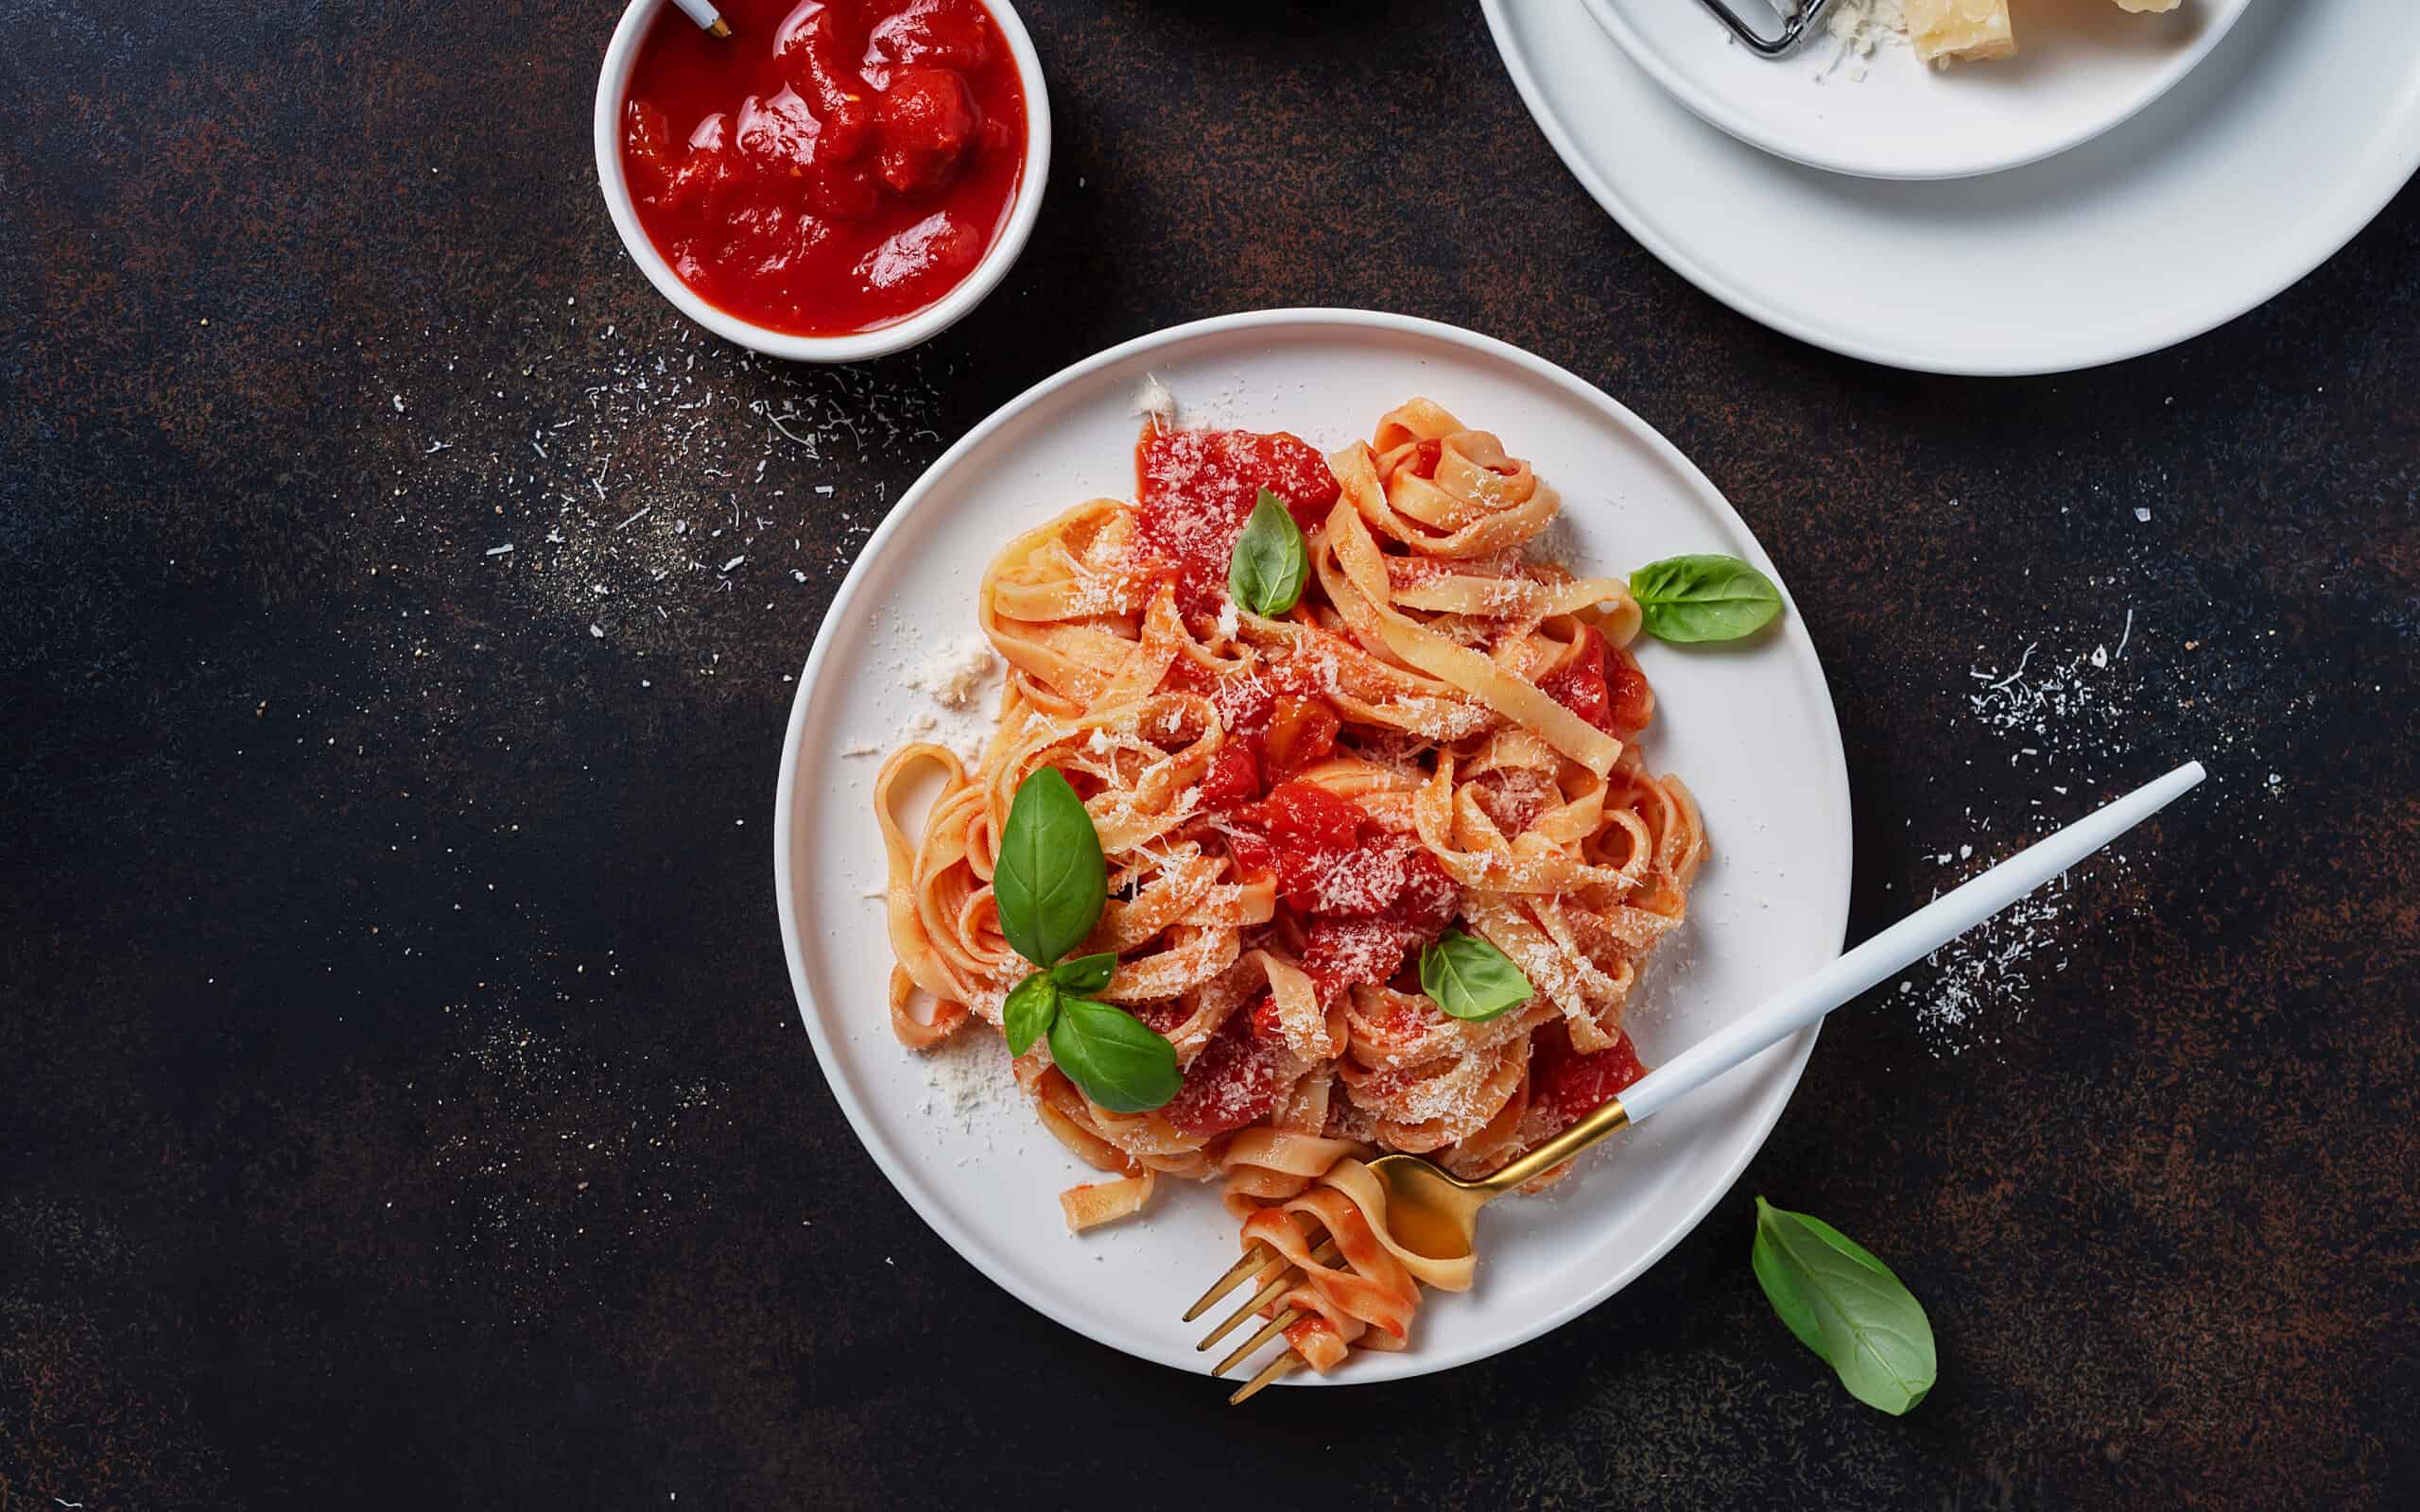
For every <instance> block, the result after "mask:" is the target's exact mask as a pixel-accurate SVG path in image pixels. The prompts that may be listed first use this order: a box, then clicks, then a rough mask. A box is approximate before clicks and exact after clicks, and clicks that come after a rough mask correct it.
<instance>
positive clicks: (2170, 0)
mask: <svg viewBox="0 0 2420 1512" xmlns="http://www.w3.org/2000/svg"><path fill="white" fill-rule="evenodd" d="M2118 9H2120V10H2132V11H2134V12H2135V14H2137V15H2140V14H2141V13H2142V12H2144V11H2146V10H2173V9H2176V0H2118Z"/></svg>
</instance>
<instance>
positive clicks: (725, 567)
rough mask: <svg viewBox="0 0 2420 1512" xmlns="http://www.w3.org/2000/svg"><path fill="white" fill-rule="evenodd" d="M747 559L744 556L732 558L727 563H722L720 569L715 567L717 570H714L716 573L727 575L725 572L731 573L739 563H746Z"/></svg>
mask: <svg viewBox="0 0 2420 1512" xmlns="http://www.w3.org/2000/svg"><path fill="white" fill-rule="evenodd" d="M747 559H748V558H746V557H745V556H739V557H734V558H731V560H729V561H727V562H724V563H723V564H722V565H721V566H720V567H717V568H716V569H715V570H716V571H717V572H724V573H727V572H729V571H731V570H732V569H733V568H734V567H736V566H738V565H739V564H740V563H741V562H743V561H746V560H747Z"/></svg>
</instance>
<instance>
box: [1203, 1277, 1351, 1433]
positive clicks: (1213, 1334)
mask: <svg viewBox="0 0 2420 1512" xmlns="http://www.w3.org/2000/svg"><path fill="white" fill-rule="evenodd" d="M1337 1256H1338V1250H1337V1247H1336V1242H1335V1241H1334V1240H1332V1239H1326V1240H1323V1241H1322V1244H1321V1245H1320V1246H1319V1247H1318V1248H1316V1249H1314V1250H1312V1251H1311V1259H1312V1260H1313V1261H1314V1262H1316V1263H1320V1264H1322V1265H1324V1264H1326V1263H1329V1262H1331V1261H1333V1260H1335V1259H1336V1258H1337ZM1264 1277H1266V1278H1268V1280H1266V1281H1265V1283H1264V1284H1262V1285H1261V1286H1260V1288H1259V1289H1258V1290H1257V1291H1255V1292H1253V1295H1252V1296H1251V1297H1249V1298H1247V1299H1246V1300H1245V1301H1244V1303H1243V1305H1242V1306H1240V1307H1238V1308H1236V1310H1235V1311H1234V1312H1233V1313H1231V1314H1228V1315H1227V1318H1226V1321H1224V1322H1222V1323H1220V1324H1219V1326H1218V1327H1217V1328H1214V1329H1212V1330H1211V1331H1210V1332H1209V1333H1208V1334H1206V1335H1205V1336H1204V1337H1203V1338H1202V1340H1201V1343H1200V1344H1197V1345H1195V1346H1194V1348H1195V1349H1209V1348H1210V1347H1211V1346H1212V1345H1215V1344H1217V1343H1218V1342H1219V1340H1220V1339H1223V1338H1225V1337H1226V1336H1227V1335H1228V1334H1230V1333H1232V1332H1235V1331H1236V1328H1237V1327H1238V1326H1239V1325H1240V1324H1242V1323H1243V1321H1244V1320H1245V1319H1247V1318H1249V1317H1251V1316H1252V1315H1253V1314H1255V1313H1257V1312H1259V1311H1260V1310H1261V1309H1262V1308H1264V1307H1266V1306H1268V1305H1269V1304H1270V1303H1271V1302H1273V1301H1275V1300H1276V1299H1277V1298H1278V1297H1280V1296H1282V1295H1284V1294H1285V1292H1286V1291H1287V1290H1288V1288H1290V1287H1291V1286H1293V1284H1294V1283H1295V1282H1296V1281H1298V1280H1302V1277H1303V1272H1302V1270H1301V1269H1300V1268H1299V1267H1297V1266H1295V1265H1294V1264H1292V1263H1289V1262H1288V1260H1287V1259H1286V1257H1285V1256H1283V1255H1281V1254H1279V1253H1278V1252H1277V1251H1276V1250H1274V1249H1272V1248H1271V1247H1270V1246H1267V1245H1254V1246H1253V1247H1252V1248H1251V1249H1250V1250H1248V1251H1246V1252H1245V1254H1244V1257H1243V1258H1242V1259H1241V1260H1238V1261H1237V1262H1236V1263H1235V1264H1234V1265H1232V1266H1230V1267H1229V1268H1228V1270H1227V1273H1226V1274H1225V1275H1223V1276H1221V1277H1219V1279H1218V1280H1217V1281H1215V1282H1213V1283H1212V1284H1211V1287H1210V1289H1209V1290H1208V1291H1207V1292H1204V1293H1202V1294H1201V1300H1200V1301H1198V1302H1195V1303H1194V1304H1193V1306H1192V1307H1191V1308H1189V1309H1187V1310H1186V1312H1185V1314H1184V1320H1185V1321H1186V1322H1188V1323H1190V1322H1192V1321H1193V1320H1194V1319H1195V1318H1198V1317H1200V1316H1201V1314H1203V1313H1205V1312H1207V1311H1208V1310H1209V1308H1210V1304H1211V1303H1213V1302H1216V1301H1217V1300H1219V1298H1220V1297H1224V1296H1226V1295H1227V1294H1228V1293H1230V1292H1232V1291H1234V1290H1235V1289H1236V1288H1237V1287H1238V1286H1241V1285H1243V1284H1244V1283H1245V1282H1246V1281H1260V1280H1262V1278H1264ZM1302 1316H1303V1310H1302V1309H1301V1308H1297V1307H1289V1308H1287V1309H1286V1310H1285V1311H1284V1312H1282V1313H1280V1314H1277V1316H1275V1317H1273V1318H1271V1319H1270V1320H1269V1322H1268V1323H1267V1324H1266V1325H1264V1326H1263V1327H1262V1328H1261V1330H1260V1332H1257V1333H1254V1334H1253V1336H1252V1337H1251V1338H1249V1339H1247V1340H1245V1341H1244V1342H1243V1343H1242V1344H1241V1345H1239V1346H1237V1347H1236V1349H1234V1350H1232V1351H1230V1352H1229V1354H1228V1355H1227V1357H1226V1358H1225V1359H1223V1360H1221V1361H1219V1364H1218V1366H1217V1368H1215V1369H1213V1370H1212V1371H1211V1372H1210V1373H1211V1374H1212V1375H1214V1376H1222V1375H1225V1374H1226V1373H1227V1372H1228V1371H1230V1370H1232V1369H1234V1368H1235V1367H1236V1365H1237V1364H1239V1363H1240V1362H1242V1361H1243V1360H1244V1359H1246V1358H1248V1357H1249V1356H1250V1355H1251V1354H1252V1353H1253V1351H1254V1350H1256V1349H1259V1348H1260V1347H1261V1346H1262V1345H1264V1344H1267V1343H1268V1342H1269V1341H1270V1340H1271V1339H1273V1338H1275V1337H1277V1336H1278V1335H1279V1334H1280V1333H1283V1332H1285V1331H1286V1330H1287V1329H1288V1328H1291V1327H1292V1326H1293V1325H1294V1324H1295V1323H1296V1322H1298V1321H1300V1320H1301V1318H1302ZM1303 1363H1304V1362H1303V1357H1302V1356H1301V1355H1299V1354H1297V1353H1295V1352H1294V1351H1293V1350H1292V1349H1288V1350H1287V1351H1286V1352H1285V1353H1283V1354H1281V1355H1279V1356H1278V1357H1277V1358H1276V1359H1274V1360H1272V1361H1271V1362H1270V1363H1269V1364H1268V1366H1265V1367H1264V1368H1263V1369H1262V1370H1261V1372H1260V1374H1258V1375H1256V1376H1254V1377H1253V1379H1252V1380H1250V1381H1249V1382H1246V1383H1244V1385H1243V1386H1242V1387H1241V1388H1239V1389H1238V1390H1237V1391H1236V1394H1235V1395H1234V1396H1232V1397H1230V1398H1228V1399H1227V1400H1228V1401H1229V1403H1231V1404H1233V1403H1236V1402H1241V1401H1243V1400H1246V1399H1248V1398H1250V1397H1251V1396H1253V1394H1254V1393H1256V1392H1258V1391H1259V1390H1260V1389H1261V1388H1262V1387H1264V1386H1266V1385H1268V1384H1269V1383H1271V1382H1272V1381H1275V1380H1277V1379H1278V1378H1279V1377H1281V1376H1285V1375H1288V1374H1290V1373H1292V1372H1293V1371H1295V1370H1297V1369H1300V1368H1301V1367H1302V1365H1303Z"/></svg>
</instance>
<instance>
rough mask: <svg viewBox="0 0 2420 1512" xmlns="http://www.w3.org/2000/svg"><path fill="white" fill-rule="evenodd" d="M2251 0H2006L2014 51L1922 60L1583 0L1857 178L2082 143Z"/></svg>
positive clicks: (1951, 168)
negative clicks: (1777, 54) (1767, 43)
mask: <svg viewBox="0 0 2420 1512" xmlns="http://www.w3.org/2000/svg"><path fill="white" fill-rule="evenodd" d="M1731 3H1732V7H1733V9H1735V10H1736V11H1737V13H1738V15H1739V16H1740V18H1741V19H1742V20H1744V21H1747V22H1748V23H1749V24H1750V25H1752V26H1763V28H1764V30H1765V32H1766V33H1767V35H1774V34H1777V33H1778V32H1779V31H1780V29H1781V28H1780V26H1779V24H1778V23H1777V22H1775V21H1774V20H1772V15H1771V9H1770V7H1769V6H1768V4H1767V0H1731ZM1845 4H1846V0H1834V7H1835V9H1841V7H1843V6H1844V5H1845ZM2250 4H2251V0H2185V4H2183V5H2182V6H2180V7H2179V8H2178V9H2175V10H2172V11H2169V12H2168V13H2166V14H2164V15H2129V14H2128V13H2126V12H2125V11H2123V10H2120V9H2118V8H2117V7H2116V6H2114V5H2112V4H2111V3H2110V0H2015V3H2014V5H2013V6H2012V7H2011V8H2010V9H2011V15H2012V20H2013V22H2014V26H2015V29H2016V38H2017V56H2015V57H2014V58H2006V59H1999V60H1993V61H1990V62H1982V63H1970V64H1959V65H1952V66H1950V67H1946V68H1933V67H1928V66H1927V65H1925V64H1923V63H1920V62H1918V61H1916V55H1915V53H1914V52H1913V51H1912V50H1910V48H1909V47H1908V46H1907V44H1906V43H1904V42H1896V43H1886V44H1885V45H1883V46H1881V47H1879V48H1877V49H1876V51H1875V53H1874V55H1873V56H1872V57H1871V58H1864V59H1860V58H1858V57H1857V56H1854V55H1852V54H1850V53H1849V52H1848V51H1847V50H1846V48H1844V47H1843V45H1842V44H1841V43H1840V42H1839V41H1838V40H1836V39H1835V38H1833V37H1832V36H1831V35H1830V34H1829V33H1828V32H1826V31H1824V29H1823V27H1822V26H1821V25H1820V24H1819V26H1818V28H1817V31H1816V33H1815V35H1814V36H1813V37H1812V38H1811V39H1810V40H1809V41H1807V42H1806V43H1801V44H1800V47H1799V49H1798V51H1797V52H1796V53H1794V54H1792V55H1791V56H1789V57H1788V58H1784V59H1779V60H1768V59H1765V58H1761V57H1759V56H1757V54H1756V53H1755V51H1754V50H1752V49H1750V48H1747V47H1743V46H1740V45H1739V44H1738V43H1735V42H1733V41H1732V40H1731V33H1730V32H1729V31H1728V30H1727V29H1725V28H1724V27H1723V26H1722V24H1721V23H1720V22H1719V21H1717V20H1716V19H1715V18H1714V17H1713V16H1712V15H1711V14H1710V13H1708V12H1707V11H1706V9H1704V8H1703V6H1701V5H1699V4H1697V3H1696V0H1686V3H1675V0H1587V6H1588V9H1589V11H1590V13H1591V14H1593V15H1594V16H1595V17H1596V18H1597V21H1598V24H1599V25H1600V26H1603V27H1604V28H1605V31H1606V32H1607V34H1608V35H1610V36H1611V37H1612V38H1613V39H1614V41H1615V42H1616V43H1619V44H1620V45H1621V47H1622V49H1623V51H1625V52H1627V53H1628V54H1629V55H1630V58H1631V60H1632V61H1633V62H1635V63H1636V64H1637V65H1638V66H1639V67H1640V68H1642V69H1644V70H1646V71H1647V73H1648V74H1650V75H1651V76H1652V77H1653V78H1654V79H1655V81H1656V82H1657V83H1658V84H1660V85H1662V86H1663V87H1664V88H1665V89H1666V90H1667V91H1668V92H1670V94H1671V95H1672V97H1673V98H1675V99H1677V100H1679V101H1680V102H1681V103H1682V104H1684V105H1686V106H1687V107H1688V108H1689V109H1690V110H1692V111H1695V112H1697V113H1698V114H1699V115H1701V116H1703V117H1704V118H1705V119H1706V120H1707V121H1710V122H1712V123H1713V124H1714V125H1716V126H1718V127H1720V128H1721V129H1723V130H1725V131H1728V132H1730V133H1731V134H1732V135H1733V136H1736V137H1737V138H1739V140H1741V141H1742V142H1748V143H1752V144H1754V145H1755V146H1760V147H1762V148H1764V149H1765V150H1766V151H1768V152H1775V153H1779V154H1780V155H1781V156H1783V157H1785V158H1790V159H1793V160H1795V161H1797V162H1799V163H1806V164H1808V165H1809V166H1812V167H1818V168H1828V169H1830V170H1831V171H1833V172H1835V173H1852V174H1858V175H1860V176H1862V177H1865V178H1871V179H1956V178H1963V177H1966V176H1968V175H1971V174H1979V173H1997V172H1998V171H2000V170H2001V169H2003V168H2014V167H2017V166H2019V165H2021V164H2024V163H2033V162H2037V161H2039V160H2040V159H2043V158H2047V157H2049V156H2050V155H2051V154H2053V153H2057V152H2065V151H2066V150H2067V149H2068V148H2069V147H2072V146H2078V145H2079V144H2081V143H2084V142H2088V141H2090V140H2092V139H2093V138H2094V137H2096V136H2099V135H2100V133H2101V132H2103V131H2106V130H2108V129H2111V128H2112V127H2115V126H2117V125H2118V123H2119V122H2121V121H2124V120H2125V119H2127V118H2128V117H2129V116H2131V115H2133V114H2134V113H2135V112H2137V111H2140V110H2141V109H2143V107H2145V106H2147V105H2149V104H2151V103H2152V101H2153V100H2155V99H2157V98H2159V97H2160V96H2161V95H2162V94H2167V93H2168V92H2169V90H2170V89H2172V88H2174V87H2175V85H2176V84H2177V82H2178V81H2179V80H2180V79H2182V78H2184V77H2185V76H2186V74H2187V73H2188V72H2190V71H2191V69H2192V68H2193V65H2194V64H2196V63H2198V62H2200V61H2201V60H2203V58H2204V57H2205V56H2207V55H2208V53H2209V51H2210V49H2211V48H2213V47H2215V46H2216V45H2218V43H2219V39H2220V38H2221V37H2223V36H2225V35H2226V33H2227V30H2228V28H2230V27H2232V26H2234V25H2235V24H2236V22H2237V21H2238V20H2239V19H2240V18H2241V17H2242V15H2243V12H2244V10H2245V9H2246V8H2247V7H2249V6H2250Z"/></svg>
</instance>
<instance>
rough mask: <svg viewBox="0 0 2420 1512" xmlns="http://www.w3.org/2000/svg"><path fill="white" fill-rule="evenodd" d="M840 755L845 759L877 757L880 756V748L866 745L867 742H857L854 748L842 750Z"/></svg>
mask: <svg viewBox="0 0 2420 1512" xmlns="http://www.w3.org/2000/svg"><path fill="white" fill-rule="evenodd" d="M840 754H841V755H842V756H844V757H845V756H879V755H881V754H882V747H879V746H874V745H870V744H868V743H867V742H865V741H859V742H857V744H856V745H854V746H851V747H846V748H845V749H843V750H842V751H841V752H840Z"/></svg>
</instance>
